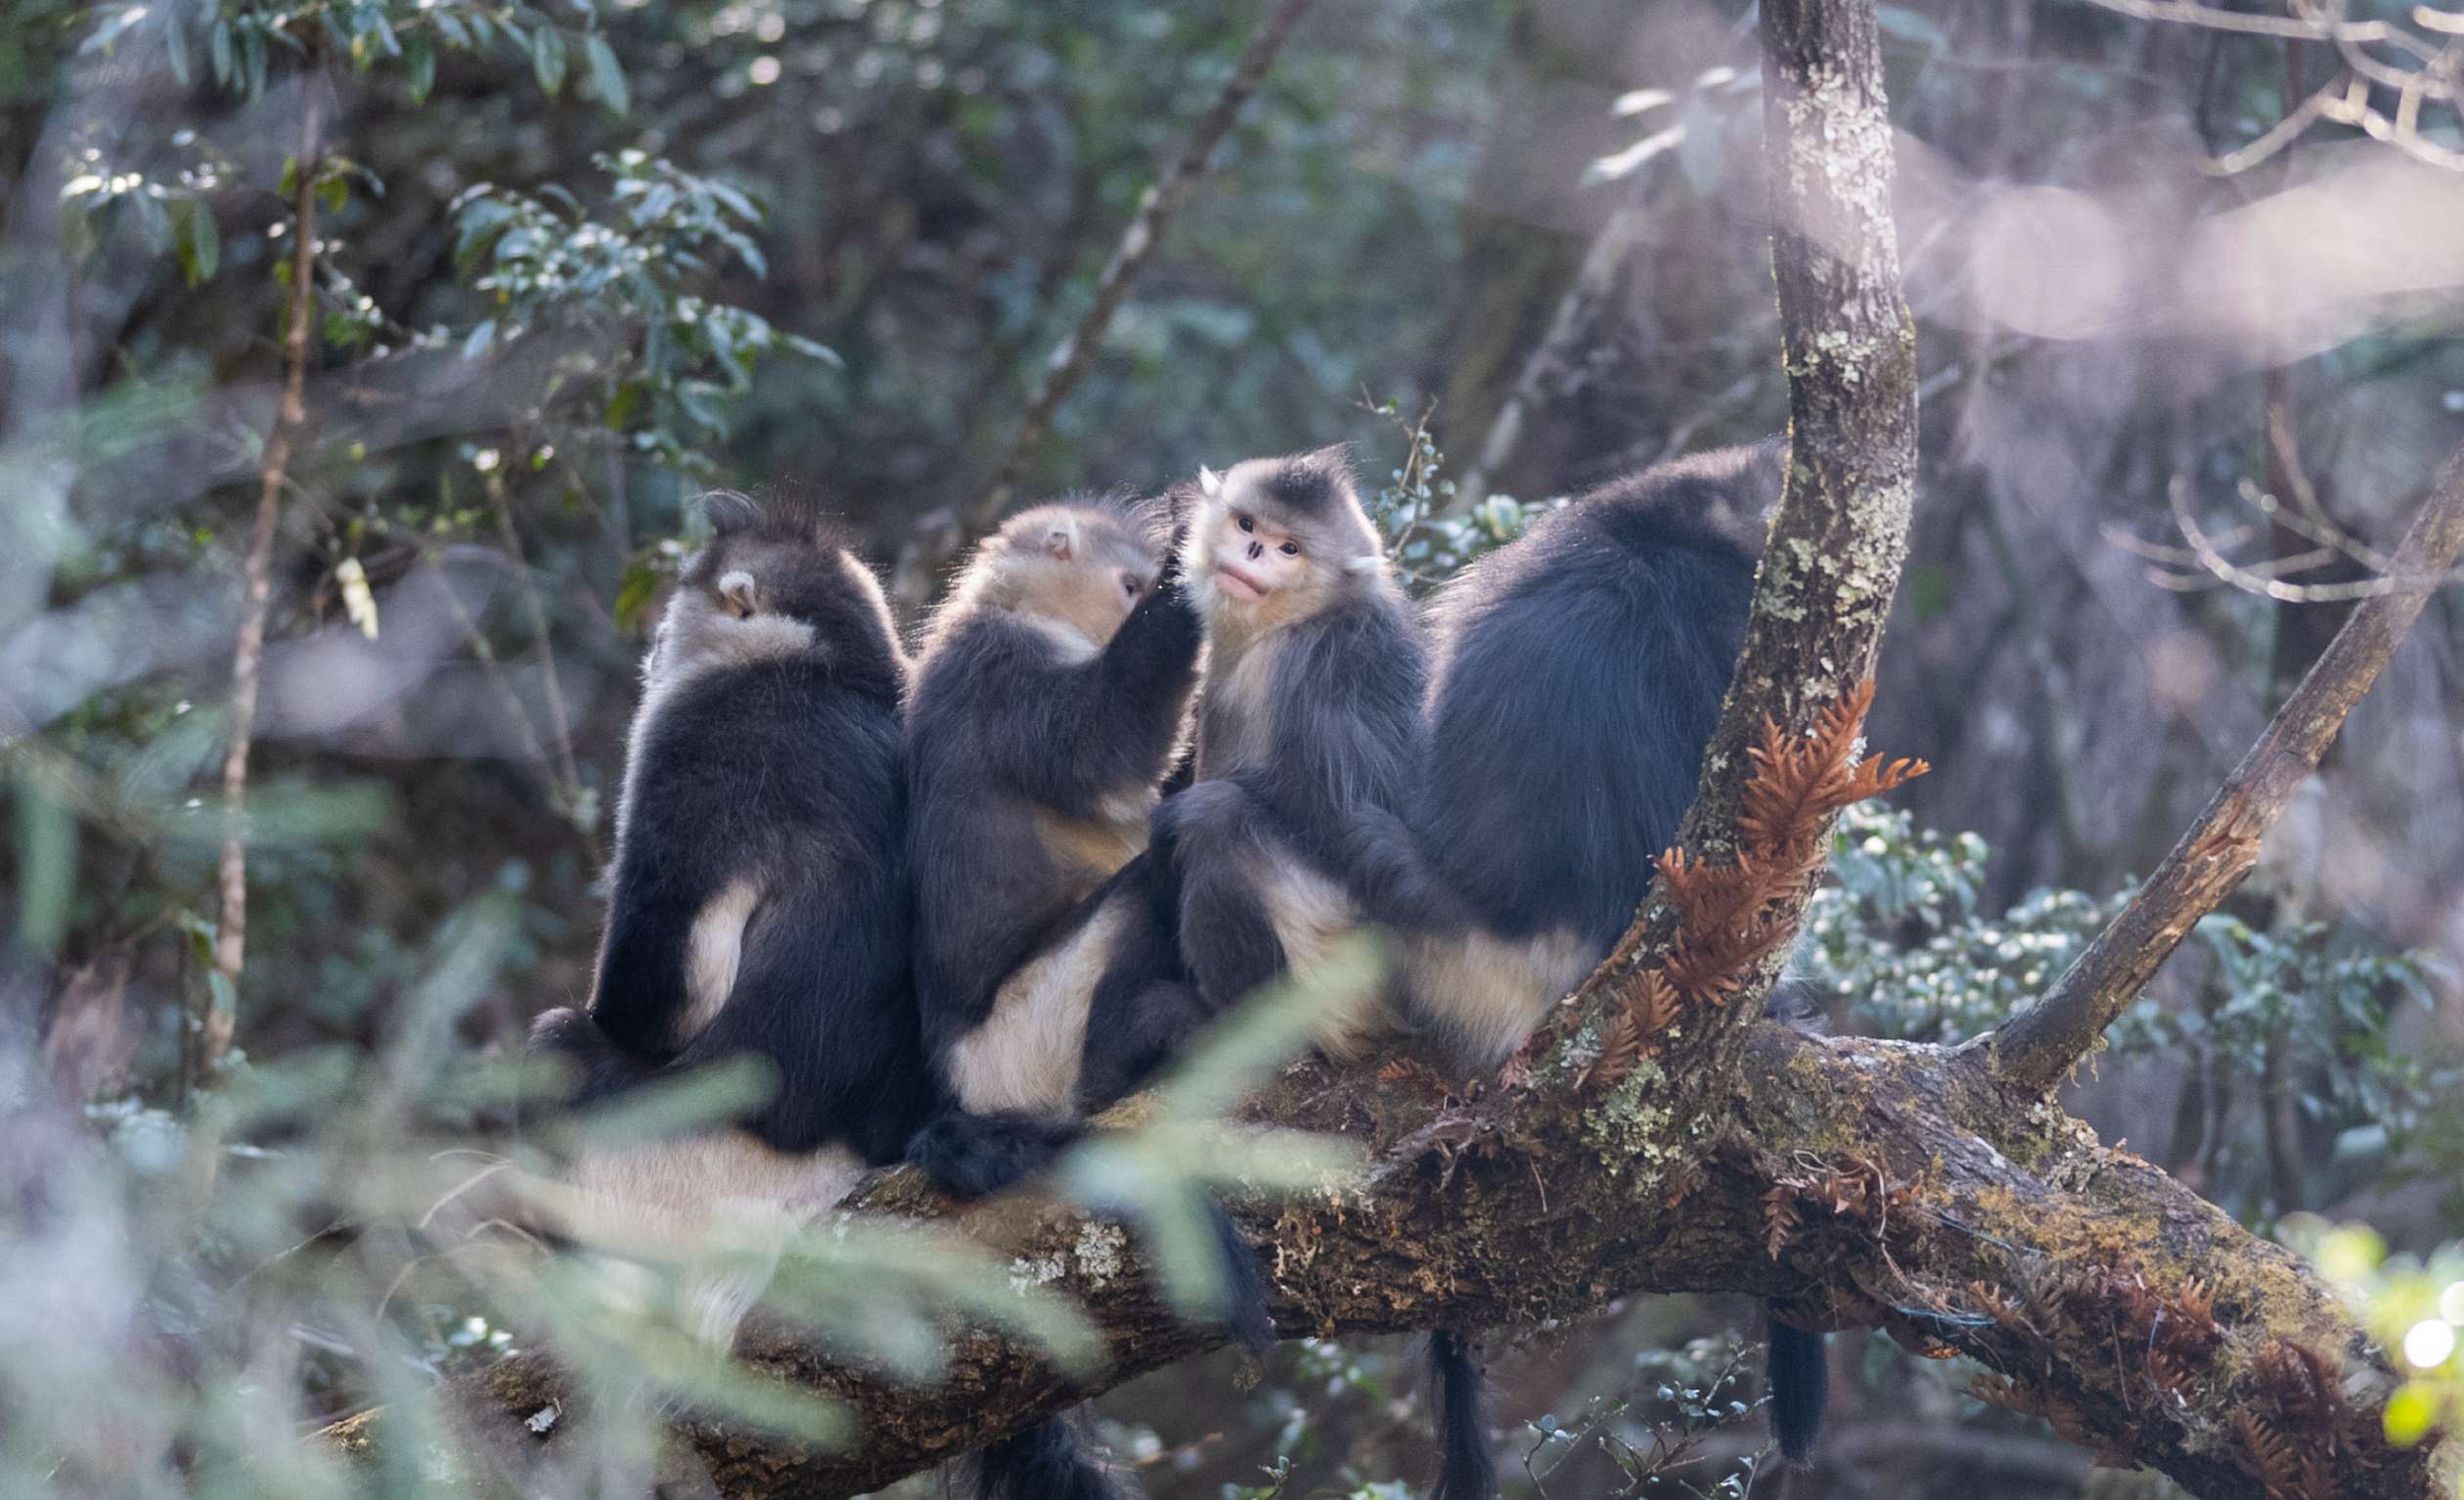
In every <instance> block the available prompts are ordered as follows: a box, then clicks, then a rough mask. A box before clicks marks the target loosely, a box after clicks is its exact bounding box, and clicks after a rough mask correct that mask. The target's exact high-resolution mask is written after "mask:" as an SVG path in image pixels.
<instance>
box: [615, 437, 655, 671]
mask: <svg viewBox="0 0 2464 1500" xmlns="http://www.w3.org/2000/svg"><path fill="white" fill-rule="evenodd" d="M609 426H611V427H613V426H617V424H614V423H610V424H609ZM659 572H660V569H659V567H658V562H657V559H656V558H655V556H653V555H651V554H649V553H645V554H642V555H641V556H638V557H636V558H635V559H634V560H633V561H632V562H630V563H628V564H626V565H625V570H624V580H623V581H622V582H620V583H618V584H617V585H616V628H617V630H619V631H621V632H623V633H624V634H626V635H632V634H633V633H634V631H635V627H636V626H638V625H639V624H641V622H642V612H643V611H644V610H647V609H649V608H650V600H651V598H652V597H653V596H654V595H656V594H657V593H658V585H659Z"/></svg>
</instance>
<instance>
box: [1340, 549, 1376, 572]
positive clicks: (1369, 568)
mask: <svg viewBox="0 0 2464 1500" xmlns="http://www.w3.org/2000/svg"><path fill="white" fill-rule="evenodd" d="M1380 561H1381V559H1379V557H1378V556H1377V554H1376V553H1374V552H1365V553H1363V554H1361V555H1360V556H1359V557H1356V558H1345V559H1344V560H1343V570H1344V571H1345V572H1348V573H1373V572H1375V571H1377V565H1378V563H1379V562H1380Z"/></svg>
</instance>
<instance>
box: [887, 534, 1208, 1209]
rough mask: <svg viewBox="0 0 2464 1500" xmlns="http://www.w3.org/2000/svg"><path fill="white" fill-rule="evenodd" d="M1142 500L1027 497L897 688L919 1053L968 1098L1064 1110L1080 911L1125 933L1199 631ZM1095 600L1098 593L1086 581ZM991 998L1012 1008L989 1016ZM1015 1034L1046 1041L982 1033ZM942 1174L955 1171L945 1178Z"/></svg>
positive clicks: (985, 550)
mask: <svg viewBox="0 0 2464 1500" xmlns="http://www.w3.org/2000/svg"><path fill="white" fill-rule="evenodd" d="M1154 521H1155V518H1154V516H1153V515H1152V514H1151V513H1149V514H1138V513H1125V512H1121V511H1117V510H1108V509H1101V508H1097V507H1092V506H1069V507H1057V506H1047V507H1042V508H1039V509H1038V510H1035V511H1030V512H1028V513H1026V514H1025V515H1023V516H1020V517H1018V518H1015V519H1013V520H1012V521H1011V522H1010V523H1008V525H1006V526H1004V527H1003V528H1002V530H1001V532H1000V533H999V534H997V535H995V536H993V537H991V538H989V539H988V540H987V541H986V542H985V543H984V544H983V546H982V547H981V548H979V549H978V552H977V555H976V558H975V559H974V560H973V561H972V562H971V563H970V565H969V567H968V568H967V569H966V571H965V572H964V573H963V575H962V578H961V580H960V582H959V584H958V586H957V587H956V588H954V589H953V591H952V594H951V597H950V599H949V601H948V602H946V603H945V604H944V605H943V606H942V608H941V612H940V614H938V615H937V616H936V619H935V623H934V627H933V629H932V632H931V633H930V635H929V637H928V639H927V641H926V643H925V646H924V650H923V654H922V657H921V659H920V661H919V663H918V670H917V674H916V685H915V689H914V691H913V692H912V693H911V694H910V696H909V704H908V713H907V718H908V730H909V738H910V743H911V745H912V747H913V758H912V763H911V766H910V772H909V775H910V785H911V787H912V789H913V794H914V795H913V811H912V815H911V820H910V824H909V829H908V847H909V849H910V851H911V856H912V864H913V868H914V869H915V871H916V879H917V911H916V916H917V924H916V933H915V951H916V977H917V994H918V1003H919V1004H920V1006H921V1008H922V1014H923V1024H924V1036H925V1043H926V1047H927V1049H928V1051H929V1053H930V1055H931V1058H932V1060H933V1065H934V1068H935V1070H936V1072H937V1074H938V1076H940V1078H941V1079H942V1080H943V1082H944V1084H945V1085H946V1086H947V1088H948V1090H949V1093H950V1096H951V1098H952V1100H953V1101H954V1102H955V1103H956V1104H957V1105H958V1106H959V1107H960V1108H961V1109H963V1110H965V1111H968V1112H970V1113H974V1114H991V1113H993V1112H997V1111H1033V1112H1042V1113H1046V1114H1070V1113H1073V1108H1072V1107H1073V1104H1074V1102H1075V1099H1076V1096H1077V1094H1078V1092H1079V1089H1078V1084H1079V1076H1078V1075H1079V1073H1080V1071H1081V1066H1080V1065H1081V1059H1082V1056H1083V1052H1082V1048H1081V1040H1082V1038H1086V1037H1087V1036H1088V1033H1089V1032H1090V1030H1091V1028H1090V1027H1088V1025H1087V1021H1086V1011H1085V1006H1086V1004H1087V997H1088V992H1089V990H1090V989H1091V988H1092V985H1093V983H1094V977H1095V975H1096V973H1097V972H1098V971H1099V967H1100V966H1099V964H1095V965H1083V966H1080V967H1079V968H1078V969H1073V971H1072V972H1070V973H1066V974H1064V973H1059V972H1054V973H1053V975H1052V976H1051V977H1052V980H1053V982H1051V983H1049V984H1041V985H1039V984H1036V983H1033V982H1012V981H1016V980H1021V979H1022V978H1024V979H1032V978H1036V977H1042V976H1032V977H1027V976H1022V974H1021V971H1022V970H1025V969H1027V968H1028V966H1029V965H1030V963H1031V961H1036V960H1039V959H1042V960H1049V961H1051V962H1050V963H1049V964H1048V967H1049V968H1052V969H1053V970H1054V971H1058V970H1060V969H1062V968H1065V967H1069V965H1070V962H1071V961H1070V956H1069V950H1071V949H1072V948H1073V947H1074V946H1078V945H1087V944H1089V936H1090V934H1089V930H1090V929H1091V928H1092V927H1094V926H1096V925H1098V923H1102V924H1105V925H1106V932H1104V933H1099V934H1095V935H1096V936H1097V937H1105V936H1109V935H1110V929H1111V928H1115V927H1126V928H1132V929H1136V928H1140V927H1142V926H1143V924H1142V923H1132V922H1129V921H1128V920H1127V919H1128V918H1129V917H1131V916H1133V915H1140V916H1142V912H1138V911H1136V910H1134V908H1135V906H1136V904H1137V903H1136V902H1135V900H1134V899H1133V898H1134V897H1135V896H1136V895H1137V893H1138V891H1139V890H1140V889H1141V887H1140V886H1139V884H1138V879H1137V878H1136V877H1133V878H1131V879H1129V880H1124V879H1123V878H1122V876H1123V873H1124V872H1123V869H1122V867H1123V866H1125V865H1128V864H1129V863H1130V862H1131V861H1132V860H1133V859H1135V858H1136V856H1137V855H1138V853H1139V851H1140V850H1141V849H1142V848H1143V846H1144V844H1145V841H1146V819H1147V817H1148V815H1149V813H1150V812H1151V810H1152V808H1153V805H1154V801H1155V798H1156V795H1157V793H1156V788H1157V787H1158V785H1159V784H1160V783H1161V782H1162V781H1163V779H1164V777H1165V776H1166V775H1167V774H1168V773H1169V772H1170V770H1171V768H1172V762H1173V760H1174V759H1175V757H1176V756H1177V755H1178V754H1179V752H1180V749H1181V746H1182V743H1183V741H1184V739H1185V738H1186V735H1187V719H1188V704H1189V699H1190V696H1191V695H1192V693H1193V692H1194V691H1195V689H1196V685H1197V670H1198V665H1197V656H1198V647H1199V640H1200V637H1199V627H1198V620H1197V617H1196V615H1195V614H1192V613H1191V612H1190V609H1189V606H1188V602H1187V599H1186V598H1185V597H1184V595H1183V592H1182V590H1181V588H1180V584H1179V580H1178V577H1177V575H1176V574H1175V573H1174V572H1173V571H1171V570H1170V569H1168V568H1163V567H1161V566H1160V565H1159V564H1158V561H1157V557H1158V553H1159V552H1160V550H1161V541H1162V538H1161V537H1160V536H1157V535H1154V534H1153V523H1154ZM1098 595H1099V596H1100V597H1098ZM1012 1011H1015V1012H1017V1014H1014V1015H1013V1014H1011V1012H1012ZM1030 1031H1033V1032H1037V1033H1039V1035H1040V1036H1041V1037H1042V1039H1044V1040H1046V1041H1047V1042H1048V1043H1049V1045H1047V1046H1046V1048H1045V1049H1044V1050H1045V1052H1046V1053H1048V1054H1049V1055H1046V1056H1040V1057H1038V1058H1037V1059H1036V1060H1035V1061H1034V1062H1033V1063H1027V1062H1022V1061H1020V1060H1019V1059H1018V1058H1017V1057H1016V1056H1015V1052H1016V1049H1015V1048H1011V1049H1009V1051H1008V1052H1007V1053H1003V1052H1001V1050H1000V1044H1001V1043H1002V1042H1003V1041H1004V1040H1007V1039H1009V1038H1010V1037H1011V1035H1012V1033H1019V1034H1023V1033H1027V1032H1030ZM954 1185H956V1184H955V1183H954Z"/></svg>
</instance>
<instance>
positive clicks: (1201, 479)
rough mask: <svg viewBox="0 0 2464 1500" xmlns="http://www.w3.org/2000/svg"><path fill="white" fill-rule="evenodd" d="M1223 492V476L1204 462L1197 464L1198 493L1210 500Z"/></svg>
mask: <svg viewBox="0 0 2464 1500" xmlns="http://www.w3.org/2000/svg"><path fill="white" fill-rule="evenodd" d="M1223 492H1224V477H1223V476H1222V475H1220V474H1217V473H1216V472H1215V471H1214V470H1212V469H1209V468H1207V467H1206V466H1205V465H1204V464H1200V465H1199V466H1198V493H1200V494H1202V495H1204V496H1206V498H1207V499H1209V500H1212V499H1214V498H1215V497H1217V496H1218V495H1221V494H1222V493H1223Z"/></svg>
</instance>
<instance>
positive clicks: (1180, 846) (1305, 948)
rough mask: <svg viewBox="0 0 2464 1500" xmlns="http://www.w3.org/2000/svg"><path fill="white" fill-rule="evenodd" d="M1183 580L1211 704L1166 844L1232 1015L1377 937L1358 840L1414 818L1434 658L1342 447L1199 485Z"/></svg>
mask: <svg viewBox="0 0 2464 1500" xmlns="http://www.w3.org/2000/svg"><path fill="white" fill-rule="evenodd" d="M1181 566H1182V569H1183V571H1184V572H1185V573H1186V574H1187V578H1188V588H1189V594H1190V598H1191V599H1192V600H1193V601H1194V602H1195V603H1196V605H1197V608H1198V610H1199V612H1200V613H1201V614H1203V615H1204V617H1205V620H1206V641H1207V673H1206V691H1205V693H1204V695H1203V696H1202V698H1201V700H1200V703H1199V707H1198V732H1197V746H1196V761H1195V779H1194V781H1193V782H1192V784H1191V785H1190V786H1189V787H1187V789H1185V790H1183V791H1181V792H1178V793H1176V794H1174V795H1172V796H1171V797H1170V798H1169V799H1167V800H1166V801H1165V802H1164V804H1163V805H1162V806H1161V807H1159V808H1158V809H1157V810H1156V814H1155V832H1156V841H1157V843H1158V845H1159V846H1161V847H1162V848H1164V849H1165V850H1167V851H1168V854H1169V857H1170V860H1171V864H1172V873H1173V875H1174V877H1175V879H1176V881H1177V884H1178V886H1179V903H1178V904H1179V910H1178V917H1179V934H1180V948H1181V956H1182V960H1183V962H1184V964H1185V965H1186V966H1187V970H1188V973H1189V977H1190V979H1191V980H1192V982H1193V983H1194V984H1195V986H1196V988H1197V990H1198V991H1199V993H1200V994H1201V995H1202V996H1203V997H1204V999H1205V1001H1206V1002H1207V1003H1208V1004H1209V1005H1210V1006H1213V1007H1217V1008H1220V1007H1222V1006H1225V1005H1229V1004H1231V1003H1232V1002H1233V1001H1235V1000H1237V999H1239V998H1240V997H1241V996H1243V995H1245V994H1247V993H1249V992H1250V991H1251V990H1253V989H1255V988H1257V987H1258V986H1259V985H1261V984H1264V983H1266V982H1267V981H1269V980H1271V979H1274V978H1276V977H1278V976H1280V975H1282V974H1284V973H1286V972H1290V973H1294V974H1297V975H1300V976H1302V977H1306V976H1307V974H1308V973H1309V971H1310V970H1311V968H1312V967H1313V966H1314V965H1315V964H1316V963H1317V962H1318V961H1319V960H1320V959H1321V958H1322V956H1323V955H1324V953H1325V952H1326V950H1327V949H1328V948H1329V947H1330V946H1331V945H1332V944H1333V943H1335V942H1336V941H1338V940H1339V939H1340V938H1342V937H1343V936H1344V935H1346V934H1347V933H1349V932H1354V931H1355V930H1357V929H1359V928H1360V927H1361V926H1362V924H1363V921H1364V918H1365V914H1364V912H1363V910H1362V908H1361V905H1360V903H1359V901H1358V900H1357V899H1355V895H1354V889H1353V887H1354V885H1355V881H1354V872H1353V869H1352V858H1353V844H1352V841H1351V840H1350V839H1349V838H1348V837H1347V831H1348V830H1350V829H1352V828H1353V827H1354V826H1356V825H1357V824H1358V823H1359V822H1360V821H1361V820H1362V819H1363V817H1364V816H1365V815H1368V814H1377V815H1381V816H1383V817H1386V818H1394V817H1399V816H1401V815H1402V814H1403V812H1404V810H1405V806H1406V799H1407V797H1408V795H1409V794H1410V791H1411V778H1412V775H1413V773H1414V771H1415V769H1416V764H1415V760H1416V754H1417V744H1418V740H1419V734H1420V713H1421V698H1422V695H1423V694H1424V692H1425V691H1426V687H1427V651H1426V647H1425V645H1424V642H1423V638H1422V634H1421V630H1420V626H1419V622H1418V620H1417V618H1416V616H1415V615H1414V614H1413V611H1412V609H1411V603H1410V602H1409V601H1408V600H1407V599H1406V598H1405V597H1404V594H1403V591H1402V589H1401V588H1400V587H1398V586H1397V584H1396V582H1395V579H1394V577H1393V574H1392V572H1391V571H1390V569H1389V568H1388V567H1387V563H1386V555H1385V549H1384V548H1383V546H1381V545H1380V543H1379V540H1378V536H1377V531H1376V528H1375V527H1374V526H1372V525H1371V524H1370V523H1369V519H1368V515H1367V513H1366V511H1364V510H1363V509H1362V508H1361V501H1360V496H1359V493H1358V492H1357V490H1356V489H1355V488H1354V486H1353V481H1352V473H1351V466H1350V464H1349V462H1348V460H1347V457H1346V455H1345V452H1344V450H1343V449H1341V448H1339V447H1337V448H1325V449H1321V450H1319V451H1317V452H1314V453H1303V454H1295V455H1292V456H1290V457H1286V458H1269V459H1250V460H1248V461H1246V462H1243V463H1239V464H1235V465H1233V466H1232V468H1231V469H1230V470H1228V471H1226V472H1225V473H1224V474H1222V475H1216V474H1213V473H1212V472H1209V473H1206V474H1204V475H1202V476H1201V478H1200V495H1199V498H1198V503H1197V505H1196V507H1195V509H1194V511H1193V513H1192V515H1191V516H1190V518H1189V520H1188V523H1187V527H1186V535H1185V537H1184V540H1183V542H1182V550H1181ZM1375 1024H1376V1023H1375V1020H1374V1018H1365V1017H1360V1016H1353V1017H1347V1018H1329V1020H1328V1023H1327V1024H1326V1025H1325V1027H1324V1028H1322V1031H1321V1032H1320V1034H1319V1037H1318V1040H1319V1043H1320V1045H1321V1046H1322V1047H1323V1048H1324V1049H1325V1050H1327V1051H1329V1052H1332V1053H1335V1054H1337V1055H1345V1054H1349V1053H1352V1052H1355V1051H1357V1050H1358V1047H1359V1044H1360V1042H1361V1040H1362V1039H1363V1038H1364V1037H1365V1036H1366V1033H1367V1032H1368V1030H1370V1029H1372V1028H1373V1027H1374V1025H1375Z"/></svg>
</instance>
